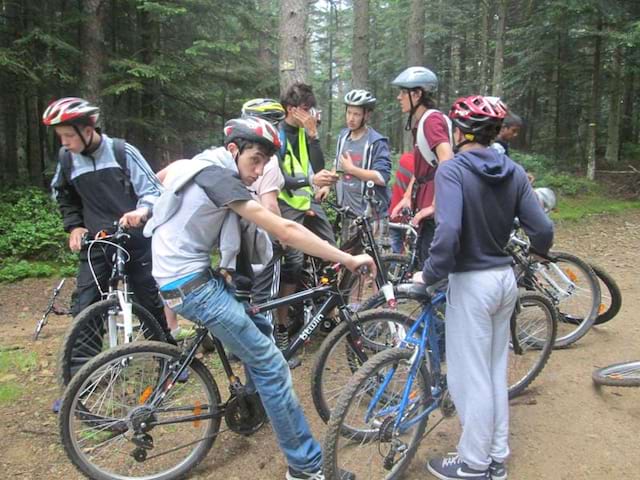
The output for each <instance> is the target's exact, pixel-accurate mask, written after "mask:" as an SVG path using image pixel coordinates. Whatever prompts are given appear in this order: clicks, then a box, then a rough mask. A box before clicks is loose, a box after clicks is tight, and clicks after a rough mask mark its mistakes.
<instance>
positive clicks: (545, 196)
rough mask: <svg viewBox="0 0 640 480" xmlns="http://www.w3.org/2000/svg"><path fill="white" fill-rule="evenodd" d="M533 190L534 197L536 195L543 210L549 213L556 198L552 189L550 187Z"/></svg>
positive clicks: (555, 202)
mask: <svg viewBox="0 0 640 480" xmlns="http://www.w3.org/2000/svg"><path fill="white" fill-rule="evenodd" d="M534 192H536V197H538V201H539V202H540V205H541V206H542V208H543V209H544V211H545V212H547V213H549V212H550V211H551V210H553V209H554V208H556V205H557V199H556V194H555V193H554V191H553V190H551V189H550V188H535V189H534Z"/></svg>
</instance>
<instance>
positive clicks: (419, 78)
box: [391, 67, 438, 93]
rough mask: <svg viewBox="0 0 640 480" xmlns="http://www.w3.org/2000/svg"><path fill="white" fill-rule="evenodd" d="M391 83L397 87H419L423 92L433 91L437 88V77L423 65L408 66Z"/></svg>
mask: <svg viewBox="0 0 640 480" xmlns="http://www.w3.org/2000/svg"><path fill="white" fill-rule="evenodd" d="M391 85H393V86H394V87H399V88H407V89H409V90H411V89H413V88H421V89H422V90H424V91H425V92H429V93H433V92H435V91H436V90H437V89H438V77H436V74H435V73H433V72H432V71H431V70H429V69H428V68H425V67H409V68H407V69H405V70H403V71H402V73H400V75H398V76H397V77H396V78H395V80H394V81H393V82H391Z"/></svg>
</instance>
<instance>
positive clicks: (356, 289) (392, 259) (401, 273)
mask: <svg viewBox="0 0 640 480" xmlns="http://www.w3.org/2000/svg"><path fill="white" fill-rule="evenodd" d="M410 263H411V260H410V258H409V257H407V256H406V255H400V254H390V255H382V256H380V264H381V265H382V268H383V271H384V272H385V279H386V280H387V281H389V282H391V284H392V285H397V284H399V283H401V282H402V281H403V280H405V273H406V268H408V265H409V264H410ZM340 290H343V291H347V292H349V295H348V303H349V305H350V306H351V308H352V310H354V311H358V310H363V308H362V307H361V305H362V303H363V302H365V301H366V300H367V299H368V298H369V297H371V296H372V295H374V294H375V293H376V291H377V287H376V286H375V282H374V280H373V279H371V278H370V277H367V276H364V275H358V274H355V273H353V272H350V271H346V272H345V273H344V276H343V277H342V281H341V282H340Z"/></svg>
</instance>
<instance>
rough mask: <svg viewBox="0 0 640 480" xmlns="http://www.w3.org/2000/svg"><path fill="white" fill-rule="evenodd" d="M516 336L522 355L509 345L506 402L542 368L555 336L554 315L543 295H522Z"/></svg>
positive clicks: (531, 380)
mask: <svg viewBox="0 0 640 480" xmlns="http://www.w3.org/2000/svg"><path fill="white" fill-rule="evenodd" d="M519 302H520V311H519V312H518V314H517V316H516V320H515V322H516V323H515V335H516V338H517V341H518V345H519V347H520V350H521V352H520V353H516V352H515V351H514V348H513V341H511V342H510V344H509V359H508V383H509V398H513V397H515V396H517V395H520V394H521V393H522V392H523V391H524V390H525V389H526V388H527V387H528V386H529V385H530V384H531V382H533V380H534V379H535V378H536V377H537V376H538V375H539V374H540V372H541V371H542V369H543V368H544V366H545V364H546V363H547V360H548V359H549V356H550V355H551V350H552V349H553V343H554V341H555V335H556V323H557V322H556V311H555V309H554V308H553V305H552V304H551V303H550V302H549V300H547V299H546V298H545V297H543V296H542V295H537V294H525V295H523V296H522V297H521V298H520V299H519Z"/></svg>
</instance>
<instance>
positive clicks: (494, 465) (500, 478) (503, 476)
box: [489, 460, 507, 480]
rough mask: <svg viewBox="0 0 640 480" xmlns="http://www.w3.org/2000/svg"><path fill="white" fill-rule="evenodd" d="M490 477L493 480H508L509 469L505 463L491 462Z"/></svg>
mask: <svg viewBox="0 0 640 480" xmlns="http://www.w3.org/2000/svg"><path fill="white" fill-rule="evenodd" d="M489 476H490V477H491V480H507V467H506V466H505V464H504V462H496V461H495V460H491V465H489Z"/></svg>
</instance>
